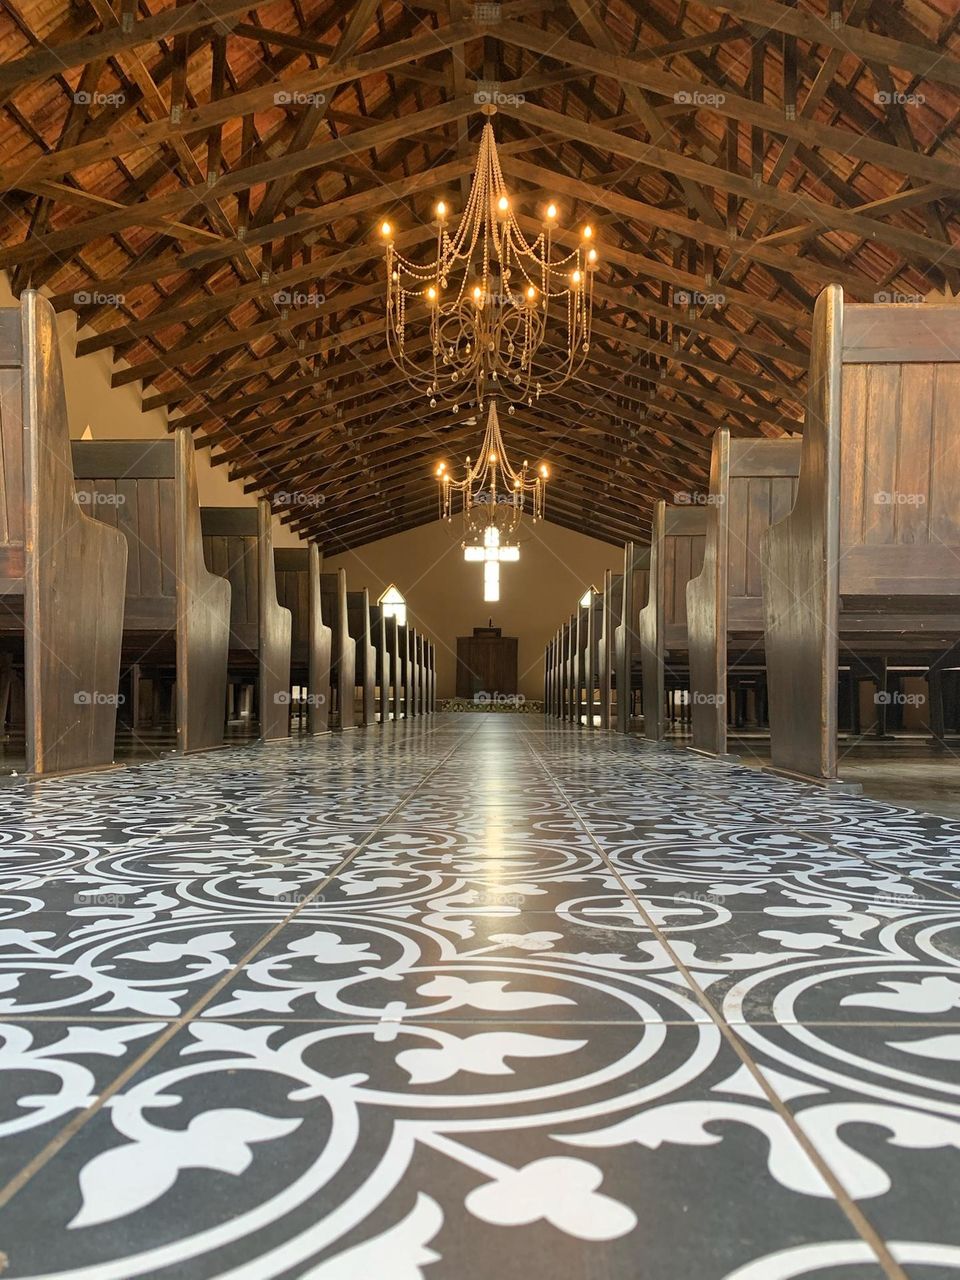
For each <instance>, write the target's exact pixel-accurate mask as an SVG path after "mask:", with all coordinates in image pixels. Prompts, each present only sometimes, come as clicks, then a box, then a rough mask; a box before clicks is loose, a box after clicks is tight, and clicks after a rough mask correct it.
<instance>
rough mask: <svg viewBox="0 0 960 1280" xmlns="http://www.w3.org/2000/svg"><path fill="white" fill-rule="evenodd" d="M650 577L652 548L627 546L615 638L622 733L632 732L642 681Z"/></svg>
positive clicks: (617, 719)
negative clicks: (643, 615)
mask: <svg viewBox="0 0 960 1280" xmlns="http://www.w3.org/2000/svg"><path fill="white" fill-rule="evenodd" d="M649 576H650V548H649V547H648V546H641V545H640V544H638V543H636V542H627V543H625V544H624V548H623V587H622V599H621V606H620V622H619V623H618V625H617V628H616V633H615V637H614V650H615V656H614V662H615V667H616V676H615V678H616V684H617V718H616V727H617V732H618V733H629V732H630V724H631V718H632V716H631V712H632V706H633V689H634V687H635V682H636V680H639V671H638V668H639V665H640V637H639V631H638V627H639V614H640V610H641V609H643V608H645V607H646V604H647V600H648V597H649V581H648V580H649ZM635 673H636V677H635Z"/></svg>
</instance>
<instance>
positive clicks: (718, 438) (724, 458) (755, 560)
mask: <svg viewBox="0 0 960 1280" xmlns="http://www.w3.org/2000/svg"><path fill="white" fill-rule="evenodd" d="M800 449H801V445H800V441H799V440H767V439H746V440H732V439H731V438H730V432H729V431H728V430H727V428H726V427H721V428H720V429H719V430H718V431H717V433H716V435H715V436H714V441H713V451H712V456H711V463H710V492H709V494H708V497H707V502H706V504H705V511H706V522H707V523H706V540H705V544H704V560H703V568H702V570H701V572H700V573H699V574H698V575H697V576H696V577H695V578H692V579H691V580H690V581H689V582H688V583H687V637H688V648H689V654H690V698H691V719H692V725H693V745H694V746H695V747H696V748H697V749H698V750H701V751H709V752H712V753H715V754H717V755H723V754H725V753H726V748H727V665H728V648H729V643H730V638H731V637H732V642H733V644H734V645H735V646H739V647H741V648H747V649H750V650H751V651H752V652H753V653H754V657H755V660H756V661H760V660H761V659H762V635H763V584H762V565H761V561H760V547H761V541H762V539H763V536H764V534H765V533H766V531H767V529H769V528H770V526H771V525H772V524H775V523H777V521H778V520H781V519H782V518H783V517H784V516H785V515H786V514H787V513H788V512H789V511H790V509H791V508H792V506H793V502H794V498H795V496H796V490H797V476H798V474H799V470H800Z"/></svg>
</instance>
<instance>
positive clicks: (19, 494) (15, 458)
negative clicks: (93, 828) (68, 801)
mask: <svg viewBox="0 0 960 1280" xmlns="http://www.w3.org/2000/svg"><path fill="white" fill-rule="evenodd" d="M0 445H2V453H0V603H2V607H0V638H2V643H3V646H4V648H5V650H6V652H7V654H8V655H9V661H8V663H7V678H8V689H9V675H10V671H11V670H12V664H13V660H14V659H16V661H17V662H19V661H20V659H21V656H22V661H23V683H24V694H25V703H26V707H25V736H26V767H27V772H28V773H29V774H34V775H48V774H55V773H69V772H72V771H74V770H80V769H96V768H101V767H103V766H106V765H109V764H111V762H112V761H113V744H114V734H115V729H116V719H117V703H118V693H119V689H118V685H119V678H120V647H121V637H122V631H123V599H124V583H125V581H126V573H127V543H126V539H125V538H124V536H123V534H122V533H120V532H119V531H118V530H116V529H111V528H110V527H109V526H108V525H105V524H103V523H102V522H101V521H99V520H95V519H92V518H91V517H90V516H89V515H87V514H86V512H85V510H84V507H83V506H82V505H81V504H80V503H79V502H77V500H76V498H77V494H76V490H75V487H74V476H73V465H72V459H71V452H70V430H69V423H68V419H67V406H66V398H65V395H64V389H63V372H62V369H61V366H60V346H59V339H58V335H57V329H56V317H55V315H54V312H53V308H52V307H51V306H50V304H49V302H47V301H46V299H45V298H42V297H41V296H40V295H39V294H38V293H36V292H35V291H34V290H32V289H26V290H24V292H23V294H22V296H21V299H20V305H19V306H18V307H4V308H2V309H0ZM5 700H6V699H5Z"/></svg>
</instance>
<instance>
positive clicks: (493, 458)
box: [490, 453, 497, 462]
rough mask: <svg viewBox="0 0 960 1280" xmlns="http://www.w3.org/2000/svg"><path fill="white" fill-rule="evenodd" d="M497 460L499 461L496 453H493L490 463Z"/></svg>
mask: <svg viewBox="0 0 960 1280" xmlns="http://www.w3.org/2000/svg"><path fill="white" fill-rule="evenodd" d="M496 460H497V455H496V454H495V453H491V455H490V461H491V462H496Z"/></svg>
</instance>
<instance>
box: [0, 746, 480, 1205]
mask: <svg viewBox="0 0 960 1280" xmlns="http://www.w3.org/2000/svg"><path fill="white" fill-rule="evenodd" d="M438 727H439V726H437V725H434V726H431V729H430V733H431V734H432V733H433V732H435V731H436V729H437V728H438ZM479 729H480V726H478V727H477V728H476V729H474V731H473V733H471V734H470V735H469V736H468V737H461V738H459V739H458V740H457V741H456V742H455V743H454V745H453V746H452V747H451V748H450V750H449V751H448V752H446V754H445V755H444V756H443V758H442V759H441V760H440V761H439V762H438V763H437V764H435V765H434V766H433V768H432V769H429V770H428V771H427V772H426V773H425V774H424V775H423V777H422V778H420V779H419V781H418V782H417V783H416V785H415V786H413V787H411V788H410V789H409V791H408V792H407V794H405V795H404V797H403V799H401V800H399V801H398V802H397V804H395V805H394V807H393V808H392V809H391V810H390V812H389V813H388V814H387V816H386V817H385V818H381V819H380V821H379V822H378V823H377V824H376V825H375V826H374V827H373V828H372V829H371V830H370V831H369V832H368V833H367V835H366V836H364V838H363V840H361V842H360V843H359V844H358V845H357V847H356V848H355V849H354V850H353V851H352V852H351V853H349V854H348V855H347V856H346V857H345V858H343V859H342V860H341V862H340V863H339V864H338V865H337V866H336V867H335V868H334V869H333V870H332V871H331V872H330V874H329V875H328V876H326V877H325V878H324V880H322V881H321V882H320V884H318V885H316V886H314V888H313V889H312V890H311V891H310V893H309V894H307V895H306V896H305V897H304V898H303V899H302V901H300V902H299V903H297V905H296V906H295V907H294V908H293V910H292V911H290V912H289V913H288V914H287V915H286V916H285V917H284V918H283V919H282V920H281V921H279V922H278V923H277V924H276V925H274V926H273V928H271V929H269V930H268V931H267V932H266V933H265V934H264V935H263V936H262V937H261V938H260V939H259V940H258V941H257V942H256V943H254V944H253V946H251V947H250V948H249V949H248V950H247V951H246V953H245V954H244V955H243V956H241V957H240V959H239V960H238V961H237V963H236V964H235V965H234V966H233V967H232V968H231V969H230V971H229V972H228V973H225V974H223V975H222V976H221V977H220V979H219V980H218V981H217V982H216V983H214V985H213V986H212V987H211V988H210V989H209V990H208V991H206V992H204V994H203V995H202V996H200V997H199V998H198V999H197V1000H196V1001H194V1003H193V1004H192V1005H191V1006H190V1008H189V1009H186V1010H185V1011H184V1012H183V1013H182V1014H181V1015H180V1016H179V1017H178V1018H177V1019H176V1020H175V1021H173V1022H171V1023H169V1024H168V1025H167V1027H166V1030H164V1031H162V1032H161V1033H160V1034H159V1035H158V1036H157V1037H155V1039H153V1040H151V1042H150V1044H149V1045H148V1046H147V1048H146V1049H144V1050H143V1052H142V1053H140V1054H139V1055H138V1056H137V1057H136V1058H135V1059H134V1060H133V1062H131V1063H130V1064H129V1065H128V1066H127V1067H126V1068H124V1070H123V1071H121V1072H120V1074H119V1075H118V1076H116V1077H115V1078H114V1079H113V1080H112V1081H111V1082H110V1083H109V1084H108V1085H107V1086H106V1087H105V1088H104V1089H103V1090H102V1091H101V1092H100V1093H99V1094H98V1095H97V1097H96V1098H95V1099H94V1101H93V1102H92V1103H91V1104H90V1105H89V1106H88V1107H86V1108H85V1109H84V1110H83V1111H81V1112H80V1114H79V1115H77V1116H74V1118H73V1120H71V1121H70V1123H69V1124H67V1125H65V1126H64V1128H63V1129H61V1130H60V1132H59V1133H58V1134H56V1135H55V1136H54V1137H53V1138H51V1139H50V1140H49V1142H47V1143H46V1144H45V1145H44V1146H43V1147H42V1148H41V1149H40V1151H38V1152H37V1154H36V1155H35V1156H34V1157H33V1158H32V1159H31V1160H29V1161H28V1162H27V1163H26V1164H25V1165H24V1166H23V1168H22V1169H20V1171H19V1172H18V1173H16V1174H14V1175H13V1177H11V1178H10V1179H9V1180H8V1181H7V1182H6V1183H5V1185H4V1186H3V1187H2V1188H0V1208H3V1207H5V1206H6V1205H7V1204H9V1202H10V1201H11V1200H12V1199H13V1197H14V1196H15V1195H16V1194H17V1192H18V1191H21V1190H22V1189H23V1187H24V1186H26V1184H27V1183H28V1182H29V1181H30V1179H31V1178H33V1177H34V1176H35V1175H36V1174H37V1173H39V1171H40V1170H41V1169H42V1168H43V1167H44V1166H45V1165H46V1164H48V1163H49V1161H50V1160H52V1159H53V1157H54V1156H55V1155H56V1154H57V1153H58V1152H59V1151H61V1150H62V1148H63V1147H65V1146H66V1144H67V1143H68V1142H69V1141H70V1139H71V1138H73V1137H75V1136H76V1134H77V1133H79V1132H80V1130H81V1129H82V1128H83V1127H84V1126H85V1125H86V1124H87V1123H88V1122H89V1121H90V1120H92V1119H93V1117H94V1116H95V1115H97V1113H98V1112H99V1111H101V1110H102V1108H103V1106H104V1105H105V1104H106V1103H107V1102H108V1101H109V1100H110V1099H111V1098H112V1097H113V1096H114V1094H116V1093H117V1092H118V1091H119V1090H120V1089H122V1088H123V1086H124V1085H125V1084H126V1083H127V1081H128V1080H130V1079H131V1078H132V1077H133V1076H134V1075H136V1074H137V1073H138V1072H139V1071H140V1070H141V1069H142V1068H143V1067H144V1066H145V1065H146V1064H147V1063H148V1062H149V1061H150V1060H151V1059H152V1058H154V1057H155V1056H156V1054H157V1053H159V1052H160V1050H161V1049H162V1048H163V1047H164V1046H165V1045H166V1044H168V1043H169V1042H170V1041H171V1040H172V1039H173V1038H174V1036H176V1035H177V1034H178V1032H180V1031H182V1030H183V1029H184V1028H185V1027H187V1026H188V1025H189V1024H190V1023H191V1022H192V1021H194V1019H195V1018H196V1017H197V1015H198V1014H199V1013H200V1012H201V1011H202V1010H203V1009H204V1008H205V1007H206V1006H207V1005H208V1004H209V1003H210V1001H211V1000H213V999H214V998H215V997H216V996H217V995H219V993H220V992H221V991H222V990H223V988H224V987H225V986H227V985H228V983H230V982H232V981H233V979H234V978H235V977H237V975H238V974H239V973H240V972H241V971H242V969H243V968H244V967H245V966H246V965H247V964H249V963H250V961H251V960H252V959H253V958H254V957H255V956H257V955H259V953H260V952H261V951H262V950H263V949H264V948H265V947H267V946H269V945H270V943H271V942H272V941H273V939H274V938H275V937H276V936H277V934H278V933H280V931H281V930H282V929H284V928H285V927H286V926H287V925H288V924H289V923H290V922H291V921H292V920H294V919H295V918H296V916H297V915H299V913H300V912H301V911H302V909H303V908H304V907H305V906H307V905H308V904H309V903H310V902H311V901H312V900H315V899H316V897H317V895H318V894H320V893H322V892H323V890H324V889H325V888H326V887H327V885H329V884H330V882H331V881H332V880H333V879H334V878H335V877H336V876H338V875H340V874H342V873H343V871H344V870H345V869H346V868H347V867H348V866H349V865H350V863H351V862H352V861H353V860H354V859H355V858H356V857H358V856H359V854H360V853H362V852H363V850H364V848H365V847H366V846H367V845H368V844H369V843H370V841H372V840H373V839H374V837H375V836H376V835H377V834H378V833H379V831H380V830H381V828H383V827H385V826H387V824H388V823H390V822H392V821H393V820H394V819H395V817H396V815H397V814H399V812H400V811H401V810H402V809H403V808H404V806H405V805H407V804H408V803H409V802H410V801H411V800H412V799H413V797H414V796H415V795H416V794H417V793H418V792H419V791H420V790H421V789H422V788H423V787H424V786H425V785H426V783H427V782H428V781H429V780H430V779H431V778H432V777H433V776H434V775H435V774H436V773H438V772H439V771H440V770H441V769H442V768H443V766H444V765H445V764H446V763H447V762H448V760H450V758H451V756H453V755H455V754H456V752H458V751H459V750H461V748H462V747H463V746H464V745H465V744H466V743H468V742H471V741H472V740H473V738H475V737H476V735H477V733H478V732H479Z"/></svg>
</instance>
